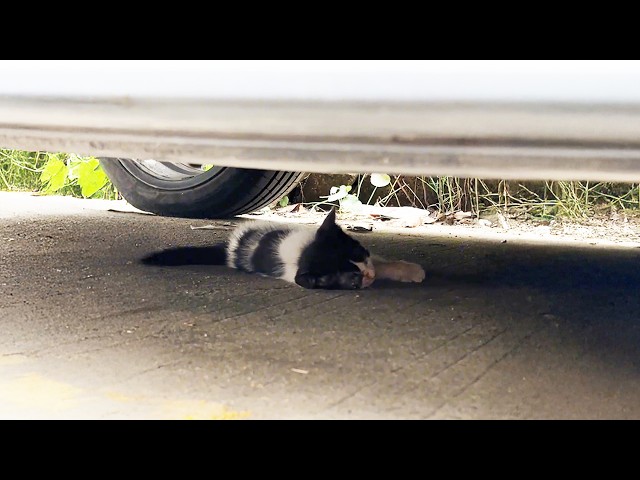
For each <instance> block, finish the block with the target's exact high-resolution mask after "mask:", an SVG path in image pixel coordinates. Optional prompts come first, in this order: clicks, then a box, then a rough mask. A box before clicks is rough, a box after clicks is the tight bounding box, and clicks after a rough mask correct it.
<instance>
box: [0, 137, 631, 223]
mask: <svg viewBox="0 0 640 480" xmlns="http://www.w3.org/2000/svg"><path fill="white" fill-rule="evenodd" d="M352 178H353V180H352V181H351V182H348V184H343V185H335V186H333V187H331V188H330V191H329V192H317V193H318V196H319V197H320V198H319V199H316V200H313V201H306V199H304V198H295V197H296V196H297V197H300V195H299V193H298V194H297V195H296V193H295V192H292V194H290V195H289V196H288V197H285V198H283V199H281V201H280V202H278V203H279V205H280V206H281V207H283V206H286V205H287V204H288V203H298V202H304V203H305V204H306V205H307V206H320V205H336V206H339V207H340V208H341V209H343V210H345V211H349V210H356V209H357V208H358V206H359V205H363V204H366V205H378V206H382V207H384V206H411V207H416V208H421V209H425V210H430V211H434V212H438V213H439V214H441V215H452V214H455V213H456V212H469V213H470V214H471V215H472V216H481V215H483V214H487V213H495V212H501V213H504V214H508V215H509V216H510V217H511V218H523V219H534V220H551V219H554V218H557V217H565V218H567V217H568V218H584V217H589V216H593V215H594V214H598V213H607V214H609V213H612V212H620V211H624V212H639V211H640V186H639V185H638V184H636V183H633V184H621V183H608V182H561V181H554V182H551V181H547V182H518V181H512V180H508V181H507V180H492V181H489V180H481V179H462V178H453V177H425V176H405V175H387V174H379V173H374V174H366V175H357V176H356V175H354V176H352ZM0 190H8V191H30V192H35V193H38V194H43V195H47V194H54V193H55V194H61V195H73V196H76V197H81V198H101V199H117V198H119V197H118V192H117V191H116V189H115V188H114V186H113V185H112V184H111V182H109V180H108V178H107V177H106V175H105V174H104V171H103V170H102V168H101V167H100V164H99V162H98V160H97V159H96V158H94V157H81V156H78V155H75V154H66V153H45V152H25V151H19V150H2V149H0Z"/></svg>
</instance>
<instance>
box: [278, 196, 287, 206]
mask: <svg viewBox="0 0 640 480" xmlns="http://www.w3.org/2000/svg"><path fill="white" fill-rule="evenodd" d="M278 205H280V206H281V207H286V206H287V205H289V197H288V196H287V195H285V196H284V197H282V198H281V199H280V201H279V202H278Z"/></svg>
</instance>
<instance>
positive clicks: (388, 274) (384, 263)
mask: <svg viewBox="0 0 640 480" xmlns="http://www.w3.org/2000/svg"><path fill="white" fill-rule="evenodd" d="M373 265H374V267H375V271H376V280H385V279H386V280H394V281H396V282H416V283H420V282H422V281H423V280H424V277H425V273H424V269H423V268H422V266H420V265H418V264H417V263H411V262H405V261H404V260H385V259H383V258H380V257H374V258H373Z"/></svg>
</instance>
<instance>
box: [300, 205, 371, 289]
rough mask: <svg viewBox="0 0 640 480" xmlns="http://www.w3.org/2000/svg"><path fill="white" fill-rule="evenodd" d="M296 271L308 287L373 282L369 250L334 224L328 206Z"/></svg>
mask: <svg viewBox="0 0 640 480" xmlns="http://www.w3.org/2000/svg"><path fill="white" fill-rule="evenodd" d="M298 271H299V273H300V274H304V275H306V278H307V279H308V281H309V282H310V283H311V284H310V285H303V286H307V287H308V288H341V289H351V288H365V287H368V286H369V285H371V284H372V283H373V280H374V278H375V270H374V267H373V262H372V261H371V258H370V255H369V251H368V250H367V249H366V248H364V247H363V246H362V245H361V244H360V242H358V241H357V240H356V239H354V238H352V237H350V236H349V235H347V234H346V233H345V232H344V231H343V230H342V229H341V228H340V227H339V226H338V225H337V224H336V213H335V210H331V212H330V213H329V215H327V218H325V220H324V222H322V225H321V226H320V228H318V231H317V232H316V235H315V238H314V240H313V242H311V244H309V246H308V247H307V248H306V249H305V250H304V252H303V253H302V256H301V257H300V262H299V270H298Z"/></svg>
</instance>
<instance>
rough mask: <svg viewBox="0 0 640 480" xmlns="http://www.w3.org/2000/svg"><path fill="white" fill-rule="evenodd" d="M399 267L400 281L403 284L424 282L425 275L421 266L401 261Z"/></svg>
mask: <svg viewBox="0 0 640 480" xmlns="http://www.w3.org/2000/svg"><path fill="white" fill-rule="evenodd" d="M398 267H399V268H398V280H400V281H401V282H416V283H420V282H422V281H423V280H424V277H425V273H424V268H422V266H421V265H418V264H417V263H410V262H404V261H400V262H399V264H398Z"/></svg>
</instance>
